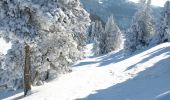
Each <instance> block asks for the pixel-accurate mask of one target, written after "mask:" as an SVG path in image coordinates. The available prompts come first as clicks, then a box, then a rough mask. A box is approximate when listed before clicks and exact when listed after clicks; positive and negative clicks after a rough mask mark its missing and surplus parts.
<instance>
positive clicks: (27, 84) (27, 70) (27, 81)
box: [24, 45, 31, 96]
mask: <svg viewBox="0 0 170 100" xmlns="http://www.w3.org/2000/svg"><path fill="white" fill-rule="evenodd" d="M29 90H31V58H30V46H29V45H26V46H25V64H24V96H26V95H27V93H28V91H29Z"/></svg>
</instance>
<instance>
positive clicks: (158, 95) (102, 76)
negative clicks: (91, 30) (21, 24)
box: [0, 43, 170, 100]
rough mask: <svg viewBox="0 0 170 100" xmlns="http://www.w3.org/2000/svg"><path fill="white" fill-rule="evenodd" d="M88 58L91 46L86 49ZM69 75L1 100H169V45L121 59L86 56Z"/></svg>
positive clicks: (3, 95)
mask: <svg viewBox="0 0 170 100" xmlns="http://www.w3.org/2000/svg"><path fill="white" fill-rule="evenodd" d="M87 47H88V49H87V50H86V54H88V55H89V56H90V49H91V47H92V45H91V44H90V45H88V46H87ZM72 67H73V72H72V73H68V74H65V75H61V76H60V77H59V78H58V79H56V80H53V81H50V82H46V83H45V84H44V85H42V86H37V87H32V90H31V92H30V95H28V96H26V97H23V91H22V90H18V91H15V92H3V93H0V99H5V100H11V99H14V100H18V99H23V100H75V99H76V100H170V78H169V76H170V43H164V44H161V45H158V46H155V47H153V48H149V49H147V50H146V51H144V52H142V53H136V54H135V55H134V56H130V57H125V58H123V54H122V52H121V51H120V52H112V53H110V54H107V55H104V56H100V57H91V56H90V57H88V58H86V59H85V60H82V61H79V62H77V63H75V64H74V65H72Z"/></svg>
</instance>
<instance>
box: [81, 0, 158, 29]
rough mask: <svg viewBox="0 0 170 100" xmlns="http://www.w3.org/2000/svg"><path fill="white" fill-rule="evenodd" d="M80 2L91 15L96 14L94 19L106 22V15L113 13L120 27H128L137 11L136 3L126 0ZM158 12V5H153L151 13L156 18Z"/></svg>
mask: <svg viewBox="0 0 170 100" xmlns="http://www.w3.org/2000/svg"><path fill="white" fill-rule="evenodd" d="M81 2H82V4H83V6H84V8H85V9H86V10H87V11H88V12H89V13H90V14H91V15H93V16H94V15H95V16H97V17H96V19H101V20H102V21H104V22H106V20H107V19H108V17H109V16H111V15H113V16H114V18H115V20H116V22H117V23H118V25H119V27H120V28H121V29H127V28H129V25H130V23H131V19H132V17H133V16H134V14H135V12H136V11H137V4H135V3H133V2H128V0H81ZM160 12H161V8H160V7H153V14H154V15H155V16H156V17H157V18H158V16H160V15H159V13H160ZM98 17H99V18H98ZM92 20H95V18H94V17H93V18H92Z"/></svg>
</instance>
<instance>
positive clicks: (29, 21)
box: [0, 0, 90, 89]
mask: <svg viewBox="0 0 170 100" xmlns="http://www.w3.org/2000/svg"><path fill="white" fill-rule="evenodd" d="M0 8H1V9H0V34H1V36H2V37H3V38H5V39H6V40H8V41H11V43H12V48H11V50H9V51H8V53H7V55H6V57H5V60H4V62H5V64H4V68H5V70H6V71H7V72H8V73H9V75H8V76H6V80H5V81H3V83H4V84H7V87H8V88H12V89H15V88H20V87H22V78H23V64H24V62H23V60H24V53H23V50H24V46H25V44H28V45H30V46H31V67H32V81H33V83H34V84H35V85H37V84H39V83H42V81H44V80H45V79H46V75H47V72H48V73H49V74H50V75H49V76H50V77H49V78H55V77H57V76H58V74H60V73H65V72H68V71H71V70H70V69H69V68H67V65H68V64H70V63H72V62H74V61H76V60H78V59H81V58H82V57H83V52H82V49H83V47H84V45H85V41H86V29H87V27H88V26H89V22H90V19H89V14H88V13H87V12H86V11H85V10H84V9H83V8H82V6H81V4H80V2H79V1H78V0H1V1H0ZM4 72H5V71H4ZM1 81H2V80H1Z"/></svg>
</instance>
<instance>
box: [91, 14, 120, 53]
mask: <svg viewBox="0 0 170 100" xmlns="http://www.w3.org/2000/svg"><path fill="white" fill-rule="evenodd" d="M90 36H91V40H93V42H94V47H93V52H94V54H95V55H100V54H106V53H109V52H111V51H114V50H117V49H119V48H120V47H121V45H122V33H121V31H120V29H119V27H118V26H117V25H116V23H115V22H114V19H113V16H111V17H109V18H108V21H107V23H106V25H105V29H104V28H103V26H102V23H101V22H100V21H96V22H95V23H92V31H91V35H90Z"/></svg>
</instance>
